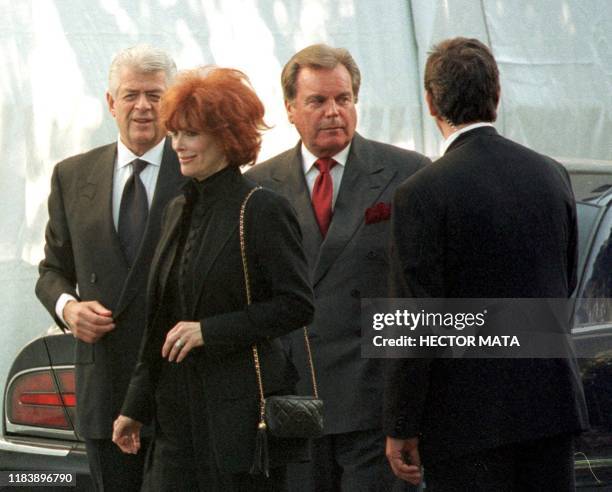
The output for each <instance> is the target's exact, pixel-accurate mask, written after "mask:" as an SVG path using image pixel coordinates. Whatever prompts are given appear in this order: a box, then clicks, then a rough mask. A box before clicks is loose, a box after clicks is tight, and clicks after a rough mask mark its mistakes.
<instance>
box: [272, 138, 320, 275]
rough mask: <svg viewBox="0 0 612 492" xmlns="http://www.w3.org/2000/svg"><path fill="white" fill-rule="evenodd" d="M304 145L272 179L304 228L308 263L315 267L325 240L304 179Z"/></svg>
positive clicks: (304, 242) (277, 170)
mask: <svg viewBox="0 0 612 492" xmlns="http://www.w3.org/2000/svg"><path fill="white" fill-rule="evenodd" d="M301 145H302V143H301V142H299V143H298V144H297V146H296V147H295V148H294V149H293V151H292V152H291V153H290V154H289V156H288V158H287V162H285V163H283V165H281V166H279V167H278V168H277V169H276V171H275V173H274V175H273V176H272V178H273V179H274V180H275V181H277V182H278V183H279V186H278V189H279V190H282V193H283V195H284V196H285V198H287V199H288V200H289V202H290V203H291V205H292V206H293V208H294V209H295V212H296V214H297V217H298V221H299V223H300V226H301V228H302V236H303V240H302V244H303V247H304V253H305V254H306V258H307V259H308V263H309V264H310V265H311V267H313V266H314V265H315V262H316V261H317V257H318V255H319V249H320V247H321V242H322V240H323V238H322V237H321V232H320V231H319V226H318V224H317V221H316V219H315V215H314V212H313V210H312V202H311V200H310V193H309V192H308V186H307V184H306V179H305V177H304V168H303V166H302V152H301Z"/></svg>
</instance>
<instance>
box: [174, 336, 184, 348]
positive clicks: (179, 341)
mask: <svg viewBox="0 0 612 492" xmlns="http://www.w3.org/2000/svg"><path fill="white" fill-rule="evenodd" d="M183 345H185V343H184V342H183V340H181V339H180V338H179V339H178V340H177V341H176V343H175V344H174V346H175V347H176V348H177V349H180V348H181V347H182V346H183Z"/></svg>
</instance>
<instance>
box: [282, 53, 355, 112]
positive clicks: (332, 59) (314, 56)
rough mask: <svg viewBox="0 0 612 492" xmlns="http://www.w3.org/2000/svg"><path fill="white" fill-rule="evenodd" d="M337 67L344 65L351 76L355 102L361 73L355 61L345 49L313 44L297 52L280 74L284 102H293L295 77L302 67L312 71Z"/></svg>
mask: <svg viewBox="0 0 612 492" xmlns="http://www.w3.org/2000/svg"><path fill="white" fill-rule="evenodd" d="M338 65H344V67H345V68H346V69H347V70H348V73H349V75H350V76H351V84H352V87H353V96H354V97H355V102H357V97H358V95H359V86H360V85H361V72H360V71H359V67H358V66H357V63H355V60H354V59H353V57H352V56H351V54H350V53H349V51H348V50H347V49H345V48H332V47H331V46H328V45H326V44H313V45H311V46H308V47H306V48H304V49H303V50H300V51H298V52H297V53H296V54H295V55H293V56H292V57H291V59H290V60H289V61H288V62H287V64H286V65H285V67H284V68H283V73H282V74H281V85H282V86H283V95H284V97H285V101H293V100H294V99H295V95H296V94H297V87H296V83H297V77H298V74H299V72H300V70H301V69H302V68H304V67H307V68H313V69H329V70H333V69H334V68H336V67H337V66H338Z"/></svg>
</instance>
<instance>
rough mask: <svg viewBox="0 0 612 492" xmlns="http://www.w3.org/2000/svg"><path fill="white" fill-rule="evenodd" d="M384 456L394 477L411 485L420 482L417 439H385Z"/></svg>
mask: <svg viewBox="0 0 612 492" xmlns="http://www.w3.org/2000/svg"><path fill="white" fill-rule="evenodd" d="M385 454H386V455H387V459H388V460H389V464H390V465H391V469H392V470H393V473H395V476H397V477H398V478H401V479H402V480H405V481H406V482H410V483H411V484H413V485H417V484H418V483H419V482H420V481H421V457H420V455H419V438H418V437H413V438H410V439H395V438H393V437H387V449H386V450H385ZM406 460H408V461H406Z"/></svg>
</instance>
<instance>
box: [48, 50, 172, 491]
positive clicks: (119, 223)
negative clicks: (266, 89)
mask: <svg viewBox="0 0 612 492" xmlns="http://www.w3.org/2000/svg"><path fill="white" fill-rule="evenodd" d="M175 72H176V67H175V64H174V62H173V61H172V60H171V59H170V57H168V55H167V54H166V53H164V52H163V51H161V50H158V49H155V48H152V47H150V46H146V45H138V46H135V47H132V48H129V49H127V50H124V51H122V52H120V53H119V54H118V55H117V56H116V57H115V59H114V60H113V62H112V65H111V68H110V76H109V88H108V92H107V94H106V98H107V102H108V107H109V110H110V112H111V114H112V115H113V117H114V118H115V120H116V122H117V126H118V128H119V139H118V141H117V142H113V143H111V144H109V145H105V146H102V147H98V148H96V149H93V150H90V151H89V152H86V153H84V154H80V155H77V156H73V157H70V158H68V159H66V160H65V161H62V162H60V163H59V164H57V166H55V169H54V171H53V177H52V179H51V194H50V196H49V204H48V206H49V223H48V225H47V230H46V245H45V258H44V259H43V260H42V261H41V263H40V267H39V271H40V278H39V279H38V283H37V284H36V295H37V296H38V298H39V299H40V301H41V302H42V303H43V305H44V306H45V308H46V309H47V310H48V311H49V313H50V314H51V315H52V316H53V318H54V319H55V321H56V322H57V324H58V325H59V326H60V327H62V328H63V329H64V330H70V332H72V334H73V335H74V336H75V338H76V339H77V342H76V344H77V345H76V361H75V362H76V392H77V402H78V405H77V431H78V433H79V435H80V436H81V437H84V438H85V442H86V446H87V455H88V459H89V464H90V468H91V473H92V478H93V480H94V483H95V485H96V488H97V490H125V491H128V490H133V491H137V490H140V484H141V481H142V470H143V463H144V454H145V453H144V452H141V453H140V454H138V455H135V456H133V455H126V454H123V453H122V452H121V451H120V450H119V448H118V447H116V446H115V445H114V444H113V442H112V441H111V436H112V432H113V427H112V426H113V421H114V420H115V418H116V417H117V415H118V414H119V409H120V408H121V404H122V403H123V398H124V396H125V392H126V389H127V386H128V382H129V380H130V376H131V373H132V369H133V368H134V365H135V363H136V356H137V352H138V348H139V346H140V339H141V337H142V334H143V330H144V324H145V320H144V316H145V306H144V303H145V289H146V281H147V276H148V271H149V264H150V262H151V257H152V255H153V251H154V249H155V244H156V242H157V240H158V236H159V228H160V220H161V213H162V210H163V209H164V207H165V205H166V203H167V202H168V201H169V199H170V198H172V197H173V196H175V195H176V194H177V193H178V191H179V188H180V184H181V183H182V177H181V174H180V169H179V164H178V160H177V158H176V154H175V153H174V151H173V150H172V148H171V146H170V143H169V142H166V141H165V139H164V137H165V131H164V129H163V127H162V126H161V125H160V123H159V114H158V109H159V102H160V98H161V96H162V94H163V92H164V91H165V90H166V88H167V86H168V84H169V83H170V82H171V80H172V78H173V77H174V74H175Z"/></svg>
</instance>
